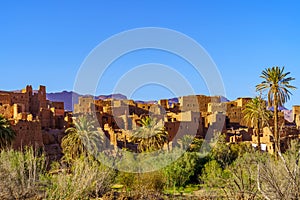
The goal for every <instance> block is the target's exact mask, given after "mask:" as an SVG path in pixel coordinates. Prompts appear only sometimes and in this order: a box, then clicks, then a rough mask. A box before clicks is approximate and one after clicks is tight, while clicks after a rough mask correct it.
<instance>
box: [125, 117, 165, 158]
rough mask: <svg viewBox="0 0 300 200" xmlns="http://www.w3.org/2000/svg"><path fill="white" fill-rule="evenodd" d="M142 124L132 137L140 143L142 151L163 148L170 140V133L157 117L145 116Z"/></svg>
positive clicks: (139, 148) (139, 146)
mask: <svg viewBox="0 0 300 200" xmlns="http://www.w3.org/2000/svg"><path fill="white" fill-rule="evenodd" d="M140 124H141V125H142V126H141V127H140V128H138V129H137V130H136V131H135V132H134V133H133V134H132V137H131V140H132V141H133V142H134V143H137V144H138V150H139V151H140V152H145V151H146V152H151V151H156V150H159V149H162V147H163V146H164V144H166V143H167V141H168V133H167V132H166V130H165V128H164V126H163V125H162V124H159V123H158V122H157V120H156V119H155V118H150V117H145V118H143V119H142V120H141V121H140Z"/></svg>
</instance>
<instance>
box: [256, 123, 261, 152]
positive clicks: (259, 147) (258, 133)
mask: <svg viewBox="0 0 300 200" xmlns="http://www.w3.org/2000/svg"><path fill="white" fill-rule="evenodd" d="M256 131H257V132H256V133H257V147H258V151H261V146H260V126H259V121H258V122H257V129H256Z"/></svg>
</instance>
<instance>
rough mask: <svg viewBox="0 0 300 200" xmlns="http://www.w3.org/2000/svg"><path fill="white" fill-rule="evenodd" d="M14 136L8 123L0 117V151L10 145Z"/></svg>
mask: <svg viewBox="0 0 300 200" xmlns="http://www.w3.org/2000/svg"><path fill="white" fill-rule="evenodd" d="M15 136H16V134H15V132H14V131H13V130H12V128H11V126H10V123H9V121H8V120H7V119H6V118H5V117H3V116H2V115H0V149H1V148H4V147H7V146H9V145H11V142H12V141H13V140H14V139H15Z"/></svg>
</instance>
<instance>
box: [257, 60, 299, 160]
mask: <svg viewBox="0 0 300 200" xmlns="http://www.w3.org/2000/svg"><path fill="white" fill-rule="evenodd" d="M289 74H290V72H284V67H282V68H281V67H277V66H276V67H271V68H267V69H265V70H263V71H262V75H261V76H260V77H261V78H262V79H263V81H262V82H261V83H260V84H258V85H256V90H257V91H261V92H263V91H266V90H267V93H268V106H269V107H271V106H273V110H274V138H275V151H276V152H275V153H276V155H277V153H278V152H279V151H280V135H279V130H278V107H279V106H283V104H284V103H285V102H286V101H287V100H289V99H290V95H291V94H292V93H291V92H290V89H293V90H294V89H296V87H294V86H292V85H290V82H291V81H292V80H295V78H293V77H288V76H289Z"/></svg>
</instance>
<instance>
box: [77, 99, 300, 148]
mask: <svg viewBox="0 0 300 200" xmlns="http://www.w3.org/2000/svg"><path fill="white" fill-rule="evenodd" d="M223 99H224V98H223V97H221V96H205V95H191V96H182V97H179V98H178V103H174V102H169V100H168V99H162V100H159V101H158V102H157V103H142V102H135V101H133V100H116V99H105V100H96V99H93V98H92V97H80V98H79V102H78V104H75V105H74V114H87V113H96V116H97V120H98V122H99V125H100V126H101V127H102V128H103V130H104V131H105V133H106V136H107V137H108V138H109V139H110V143H111V145H115V146H119V147H124V146H126V147H127V148H128V147H132V148H134V147H136V146H135V145H134V144H131V141H130V135H131V133H132V131H133V130H135V129H137V128H138V127H139V126H140V125H139V121H140V120H141V119H142V118H143V117H145V116H150V117H152V118H156V119H157V120H158V122H159V123H161V124H162V125H163V126H164V128H165V130H166V131H167V132H168V137H169V142H175V143H176V142H177V140H178V139H180V138H182V137H183V136H184V135H192V136H196V137H198V138H206V139H209V138H210V137H213V135H214V133H216V132H221V133H223V134H225V135H226V140H227V142H231V143H237V142H243V141H249V142H251V143H252V145H253V146H254V147H257V135H256V133H254V131H253V129H252V128H251V127H248V123H247V122H246V121H245V120H244V114H243V109H245V106H246V104H247V103H248V102H249V101H250V100H251V98H238V99H236V100H234V101H223ZM284 114H285V113H284V112H280V113H279V124H280V125H281V129H280V134H281V140H282V145H283V146H284V145H286V144H287V141H288V140H290V139H292V138H296V137H299V136H300V134H299V133H300V132H299V128H300V127H299V126H300V106H294V107H293V112H292V113H291V115H292V116H293V118H294V119H295V120H293V121H292V122H289V121H287V120H285V116H284ZM272 123H273V122H272V120H270V124H271V125H272ZM270 127H271V126H270ZM260 136H261V149H262V150H264V151H268V152H271V153H273V152H274V139H273V136H272V132H271V129H270V128H269V127H266V128H264V129H263V131H262V132H261V133H260Z"/></svg>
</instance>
